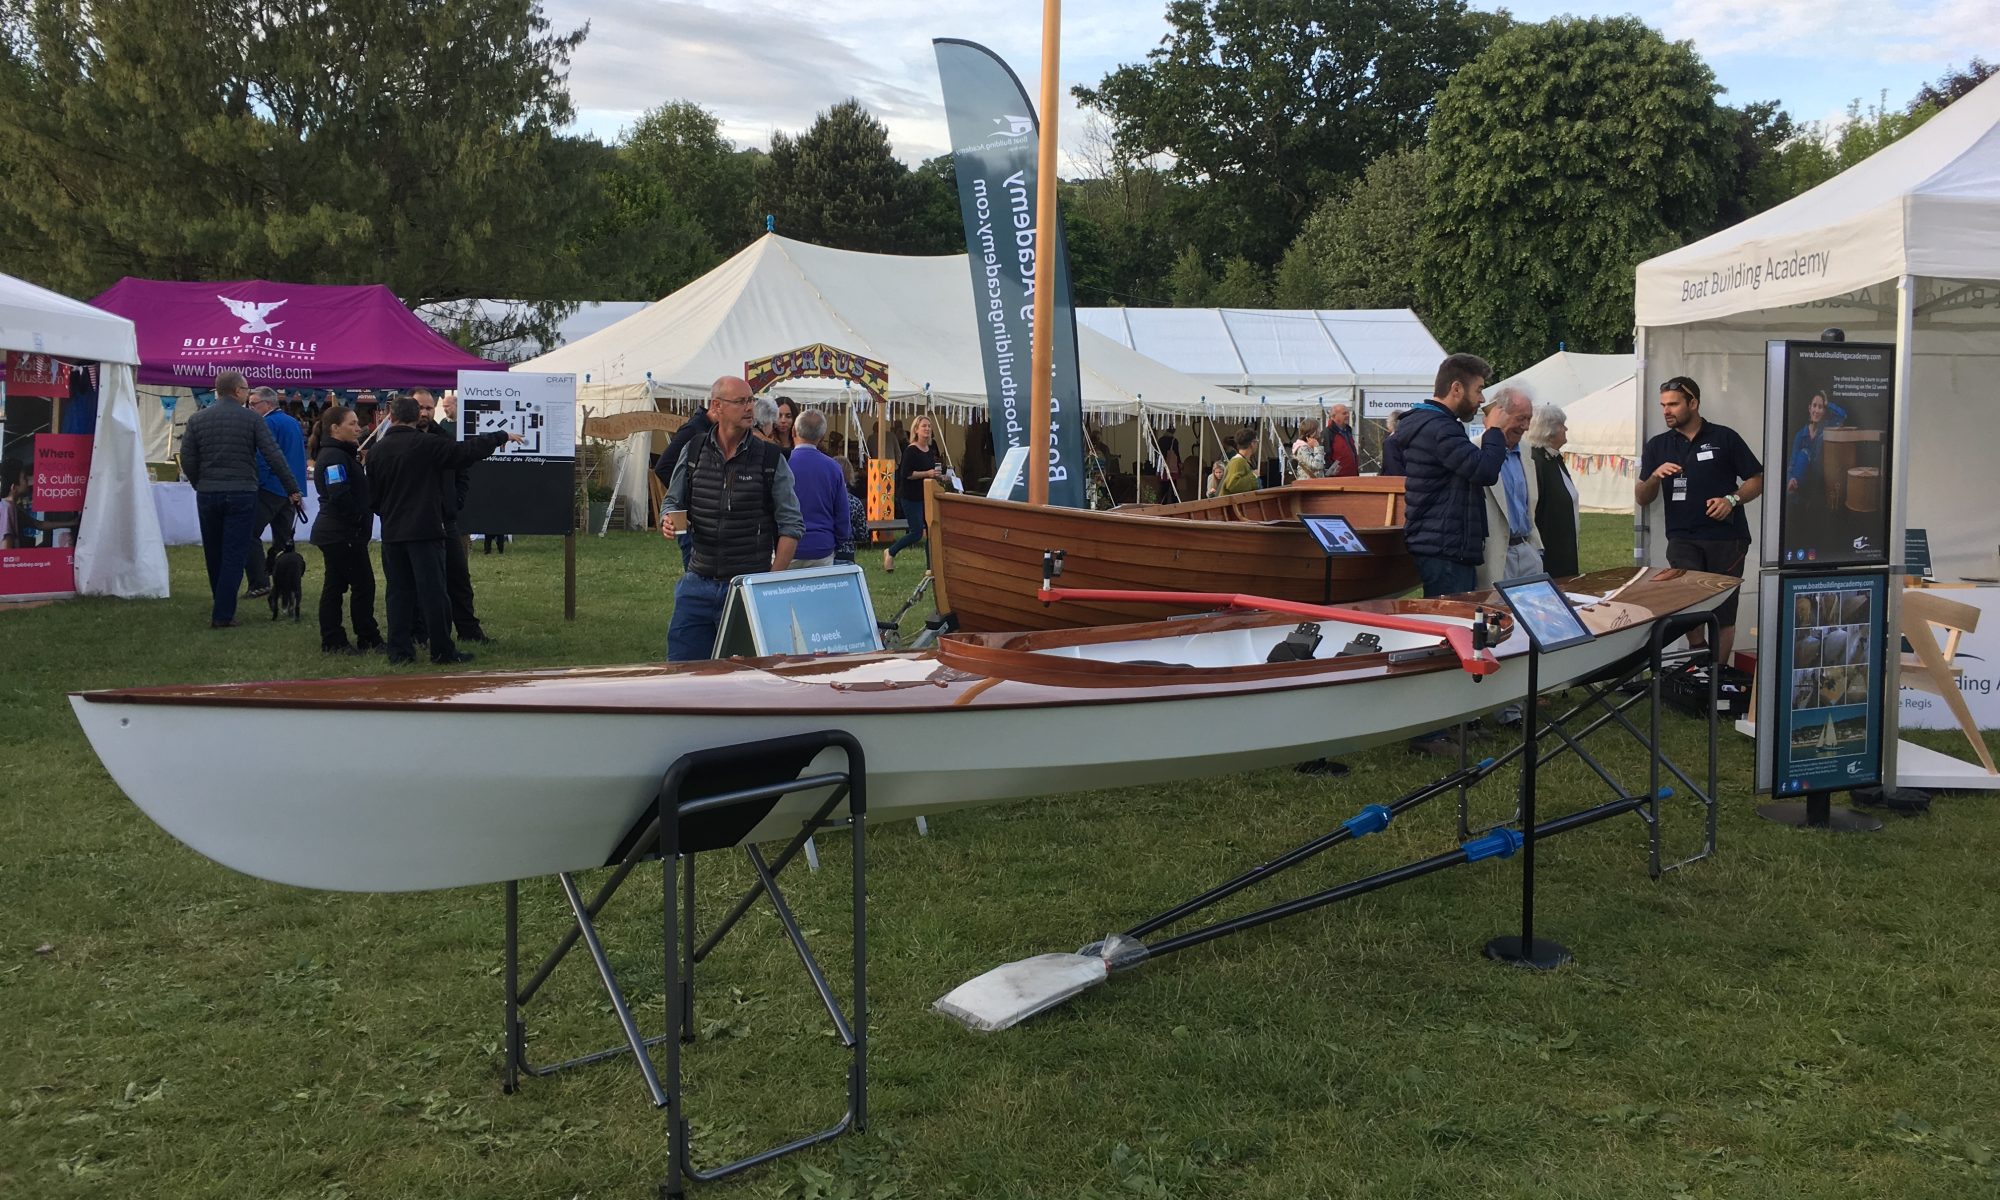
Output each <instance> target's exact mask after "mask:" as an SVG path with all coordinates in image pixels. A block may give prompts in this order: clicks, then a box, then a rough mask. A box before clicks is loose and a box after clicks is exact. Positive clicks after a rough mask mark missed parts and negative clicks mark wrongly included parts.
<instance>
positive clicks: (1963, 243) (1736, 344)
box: [1635, 79, 2000, 786]
mask: <svg viewBox="0 0 2000 1200" xmlns="http://www.w3.org/2000/svg"><path fill="white" fill-rule="evenodd" d="M1996 285H2000V79H1993V80H1988V81H1987V82H1986V83H1984V84H1981V85H1980V86H1979V87H1978V88H1976V89H1974V90H1973V91H1972V92H1971V93H1969V94H1968V95H1966V96H1965V97H1963V98H1961V99H1960V100H1958V101H1957V102H1956V103H1954V104H1953V105H1951V106H1950V107H1949V108H1947V109H1945V110H1944V111H1943V112H1942V113H1940V114H1938V115H1937V116H1935V117H1933V118H1932V119H1931V120H1930V121H1929V122H1927V123H1926V124H1924V125H1923V126H1922V127H1921V128H1919V129H1917V130H1916V131H1914V132H1913V133H1911V134H1909V135H1908V136H1907V137H1905V138H1903V139H1902V140H1901V141H1898V142H1896V143H1894V144H1892V145H1890V146H1888V147H1886V148H1884V149H1883V150H1881V151H1879V152H1878V153H1876V154H1875V155H1873V156H1872V157H1870V158H1868V159H1867V160H1865V161H1863V162H1861V163H1859V164H1857V165H1856V166H1854V167H1852V168H1850V169H1849V170H1847V171H1845V172H1843V173H1842V174H1840V175H1839V176H1836V177H1835V178H1833V179H1831V180H1828V181H1827V182H1826V183H1824V184H1821V185H1820V186H1819V187H1817V188H1814V189H1813V190H1811V191H1809V192H1806V193H1805V194H1804V195H1801V196H1798V197H1795V198H1793V199H1792V200H1790V201H1787V202H1786V203H1784V204H1782V205H1779V206H1778V207H1776V208H1773V209H1771V210H1769V211H1767V212H1764V213H1760V214H1758V215H1757V216H1755V217H1752V218H1750V219H1749V220H1747V221H1744V222H1742V223H1741V224H1739V225H1736V226H1734V227H1732V228H1730V229H1726V230H1723V231H1722V232H1720V233H1717V234H1715V235H1713V236H1712V237H1708V238H1705V239H1703V240H1702V241H1699V242H1696V243H1693V244H1692V245H1689V246H1684V247H1682V248H1681V249H1679V250H1675V251H1673V252H1672V253H1669V254H1665V255H1662V256H1660V257H1659V258H1655V259H1652V260H1649V261H1647V262H1645V263H1642V264H1640V266H1639V269H1638V279H1637V296H1636V309H1637V317H1638V326H1639V331H1638V337H1639V343H1638V351H1639V360H1640V362H1642V363H1643V364H1644V369H1643V372H1642V373H1641V381H1642V382H1641V386H1640V387H1639V395H1638V397H1637V403H1636V405H1635V407H1636V410H1637V411H1636V414H1635V420H1636V422H1637V424H1638V427H1639V428H1640V429H1641V430H1642V431H1644V435H1645V436H1650V435H1652V434H1654V433H1657V432H1659V431H1660V429H1661V424H1660V419H1659V413H1658V410H1657V407H1656V406H1655V405H1654V404H1652V403H1651V402H1650V401H1651V399H1652V397H1654V396H1655V395H1657V393H1658V389H1659V385H1660V383H1661V382H1662V381H1664V380H1666V379H1669V378H1671V377H1672V376H1674V375H1679V374H1686V375H1690V376H1692V377H1694V378H1695V379H1696V380H1697V381H1698V382H1699V383H1700V384H1701V386H1702V391H1703V399H1702V414H1703V416H1704V417H1707V418H1709V419H1711V420H1715V421H1718V422H1721V423H1722V424H1725V425H1728V426H1731V427H1732V428H1735V429H1736V430H1737V431H1738V432H1739V433H1742V434H1744V435H1745V437H1746V439H1747V440H1749V441H1750V442H1751V444H1752V445H1757V444H1759V443H1760V442H1761V441H1762V434H1761V431H1762V429H1763V428H1764V376H1765V354H1764V344H1765V342H1766V341H1769V340H1776V339H1787V338H1789V339H1812V338H1815V337H1817V336H1819V334H1820V332H1821V330H1823V329H1826V328H1828V327H1838V328H1840V329H1841V330H1843V331H1844V332H1845V334H1846V336H1847V340H1849V341H1865V342H1893V343H1894V344H1895V346H1896V348H1897V356H1896V370H1897V380H1896V390H1895V411H1894V417H1893V421H1892V428H1891V438H1892V449H1891V454H1892V460H1891V461H1892V463H1893V472H1894V473H1893V479H1892V482H1891V493H1890V497H1889V504H1890V521H1891V537H1892V539H1894V541H1893V544H1895V545H1897V546H1899V547H1900V545H1901V543H1902V535H1903V531H1904V530H1906V529H1908V528H1910V527H1913V526H1914V527H1919V528H1924V529H1927V530H1928V531H1929V533H1930V545H1931V556H1932V561H1933V563H1934V565H1935V568H1936V571H1937V575H1938V577H1939V578H1941V579H1962V578H1965V577H1967V576H1993V575H1995V574H1996V547H2000V485H1996V476H1995V473H1994V469H1993V452H1992V441H1993V439H1992V437H1991V435H1990V420H1989V413H1990V412H1991V409H1992V405H1993V387H1994V385H1993V380H1994V379H1995V378H1996V377H2000V286H1996ZM1779 454H1780V448H1778V447H1770V446H1766V447H1764V454H1763V456H1762V457H1763V460H1764V463H1765V465H1766V468H1767V470H1772V471H1775V470H1777V469H1778V468H1777V464H1776V460H1777V459H1778V457H1779ZM1919 466H1920V470H1919V469H1917V468H1918V467H1919ZM1759 515H1760V514H1758V513H1755V512H1753V513H1751V514H1750V516H1751V520H1750V527H1751V529H1752V530H1753V531H1755V530H1757V529H1758V528H1759V520H1758V518H1759ZM1641 549H1642V551H1643V552H1648V553H1649V554H1650V556H1651V557H1652V558H1653V559H1655V560H1657V559H1658V558H1659V557H1660V555H1661V554H1662V553H1663V552H1664V539H1657V538H1648V537H1645V535H1644V534H1643V533H1642V545H1641ZM1758 560H1759V551H1758V548H1757V547H1755V546H1753V547H1752V549H1751V562H1752V563H1753V564H1754V563H1756V562H1757V561H1758ZM1755 587H1756V575H1755V571H1754V569H1753V570H1752V571H1751V572H1750V577H1749V578H1748V579H1746V581H1745V591H1746V593H1753V592H1754V589H1755ZM1891 594H1892V595H1894V594H1895V590H1894V589H1892V590H1891ZM1891 607H1892V612H1891V626H1890V627H1891V628H1892V629H1894V628H1895V627H1896V626H1895V624H1894V617H1895V613H1894V604H1893V603H1892V606H1891ZM1755 619H1756V616H1755V612H1754V605H1751V604H1745V605H1743V606H1742V608H1741V613H1740V616H1739V625H1742V626H1745V627H1747V626H1748V625H1749V624H1750V623H1752V622H1754V621H1755ZM1888 661H1889V663H1890V670H1889V678H1888V680H1887V681H1886V685H1887V686H1888V688H1889V692H1888V694H1889V695H1890V696H1891V697H1894V696H1896V695H1897V679H1896V666H1895V664H1896V662H1897V656H1896V655H1894V654H1891V655H1889V658H1888ZM1889 712H1890V716H1889V718H1888V719H1889V720H1890V721H1891V722H1892V723H1893V722H1895V721H1896V720H1897V717H1896V715H1895V714H1896V713H1897V706H1896V705H1895V704H1893V703H1892V704H1891V705H1890V706H1889ZM1885 741H1886V742H1887V745H1888V750H1887V754H1886V757H1887V762H1886V764H1885V765H1886V767H1887V770H1888V773H1889V775H1890V778H1892V779H1894V780H1895V781H1896V782H1897V783H1899V784H1902V785H1911V786H1926V785H1930V786H1966V785H1967V782H1968V781H1967V779H1966V778H1965V777H1964V776H1962V775H1957V774H1944V773H1941V772H1946V771H1947V770H1948V768H1945V767H1943V766H1941V765H1940V764H1947V763H1951V762H1953V760H1950V759H1946V758H1944V757H1943V756H1941V755H1936V754H1933V753H1931V752H1929V751H1922V750H1918V749H1917V748H1914V747H1910V746H1908V745H1907V744H1906V745H1903V746H1901V747H1900V748H1898V746H1897V743H1896V741H1895V739H1894V738H1893V737H1891V738H1887V739H1885ZM1976 778H1985V777H1984V776H1977V777H1976Z"/></svg>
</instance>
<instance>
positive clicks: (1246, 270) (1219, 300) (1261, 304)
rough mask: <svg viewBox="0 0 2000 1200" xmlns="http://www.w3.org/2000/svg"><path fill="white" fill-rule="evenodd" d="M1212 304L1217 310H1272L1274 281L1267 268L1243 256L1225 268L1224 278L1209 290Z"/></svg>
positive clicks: (1209, 301)
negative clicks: (1265, 272)
mask: <svg viewBox="0 0 2000 1200" xmlns="http://www.w3.org/2000/svg"><path fill="white" fill-rule="evenodd" d="M1208 303H1209V304H1210V305H1211V306H1213V307H1216V308H1269V307H1271V280H1270V278H1269V277H1268V276H1266V275H1265V274H1264V271H1263V268H1261V267H1259V266H1258V265H1257V264H1256V263H1253V262H1251V261H1250V260H1249V259H1247V258H1244V257H1243V256H1242V255H1240V254H1239V255H1237V256H1236V257H1235V258H1232V259H1230V260H1229V261H1228V262H1226V263H1224V264H1222V278H1220V279H1218V280H1216V281H1215V286H1214V287H1213V288H1211V289H1209V293H1208Z"/></svg>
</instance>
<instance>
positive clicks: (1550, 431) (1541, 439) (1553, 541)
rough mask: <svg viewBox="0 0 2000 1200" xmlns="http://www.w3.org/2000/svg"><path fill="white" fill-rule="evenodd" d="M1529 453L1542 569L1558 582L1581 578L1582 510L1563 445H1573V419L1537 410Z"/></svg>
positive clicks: (1546, 407) (1551, 408) (1544, 408)
mask: <svg viewBox="0 0 2000 1200" xmlns="http://www.w3.org/2000/svg"><path fill="white" fill-rule="evenodd" d="M1525 440H1526V441H1527V443H1528V448H1529V453H1530V454H1531V455H1532V456H1533V458H1534V464H1535V476H1536V478H1537V480H1538V481H1539V486H1538V487H1537V488H1536V490H1535V495H1536V500H1535V528H1536V529H1537V530H1539V531H1540V532H1541V535H1542V569H1543V570H1545V571H1547V572H1548V573H1549V574H1551V575H1554V576H1556V577H1557V578H1563V577H1566V576H1570V575H1576V574H1580V573H1581V572H1582V570H1583V568H1582V567H1581V566H1580V565H1578V562H1577V536H1578V532H1579V526H1578V524H1577V514H1578V513H1579V512H1580V511H1581V510H1582V509H1581V501H1580V499H1579V497H1578V495H1577V490H1576V480H1575V479H1573V478H1571V477H1570V473H1569V464H1567V463H1565V462H1564V461H1563V456H1562V448H1563V443H1565V442H1567V441H1569V418H1568V417H1565V416H1564V415H1563V410H1562V409H1560V408H1558V407H1556V406H1555V405H1553V404H1543V405H1540V406H1538V407H1537V408H1536V409H1535V419H1534V421H1533V422H1532V423H1531V424H1530V425H1529V426H1528V436H1527V438H1526V439H1525Z"/></svg>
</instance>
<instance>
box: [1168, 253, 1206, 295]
mask: <svg viewBox="0 0 2000 1200" xmlns="http://www.w3.org/2000/svg"><path fill="white" fill-rule="evenodd" d="M1166 283H1167V295H1168V296H1169V297H1170V298H1171V299H1172V300H1173V302H1174V307H1175V308H1202V307H1205V306H1206V305H1207V304H1208V303H1209V294H1210V293H1212V292H1213V291H1214V290H1215V278H1214V277H1213V276H1211V275H1210V274H1209V273H1208V264H1206V263H1204V262H1202V261H1201V251H1199V250H1197V249H1195V248H1194V247H1193V246H1184V247H1182V249H1181V253H1180V257H1179V258H1176V259H1175V260H1174V265H1173V268H1172V269H1171V270H1169V271H1168V272H1167V280H1166Z"/></svg>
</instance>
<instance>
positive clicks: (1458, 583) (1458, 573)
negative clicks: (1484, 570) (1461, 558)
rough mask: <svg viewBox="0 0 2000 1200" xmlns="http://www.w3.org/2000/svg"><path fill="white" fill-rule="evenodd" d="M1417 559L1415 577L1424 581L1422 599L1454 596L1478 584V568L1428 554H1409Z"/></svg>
mask: <svg viewBox="0 0 2000 1200" xmlns="http://www.w3.org/2000/svg"><path fill="white" fill-rule="evenodd" d="M1411 557H1412V558H1415V559H1416V560H1417V578H1419V579H1421V580H1423V581H1424V599H1426V600H1432V599H1435V598H1437V597H1439V596H1456V595H1457V594H1458V593H1460V592H1469V591H1471V590H1473V589H1474V588H1476V587H1478V586H1479V568H1478V567H1475V566H1472V565H1471V564H1469V563H1462V562H1453V561H1452V560H1451V559H1448V558H1433V557H1431V556H1430V555H1428V554H1415V555H1411Z"/></svg>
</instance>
